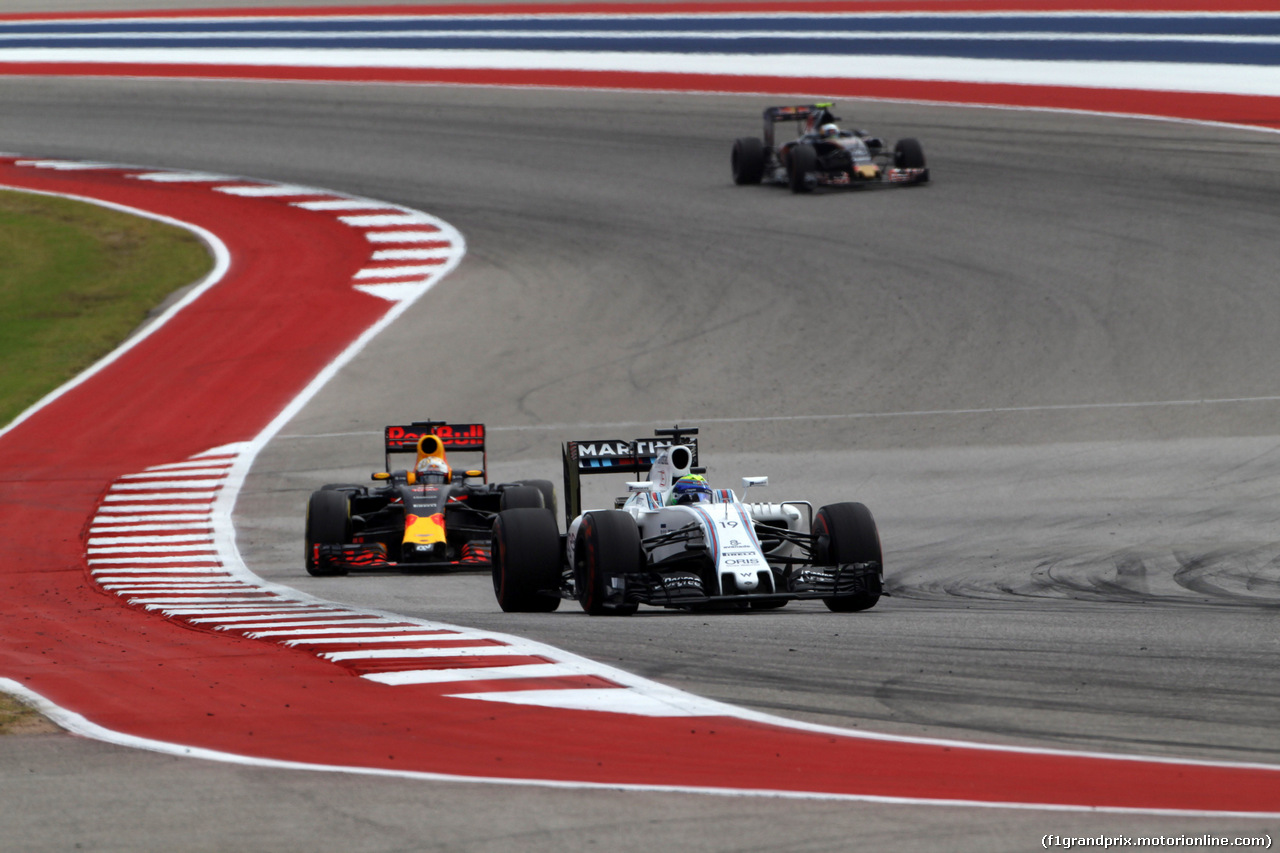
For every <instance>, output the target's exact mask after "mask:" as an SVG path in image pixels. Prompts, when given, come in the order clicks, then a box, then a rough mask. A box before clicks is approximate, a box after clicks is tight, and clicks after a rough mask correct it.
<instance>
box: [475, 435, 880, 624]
mask: <svg viewBox="0 0 1280 853" xmlns="http://www.w3.org/2000/svg"><path fill="white" fill-rule="evenodd" d="M654 433H655V434H654V437H652V438H642V439H636V440H631V441H627V440H622V441H615V440H609V441H570V442H567V443H565V444H564V446H563V454H564V474H565V476H564V484H565V515H566V521H567V523H568V532H567V534H564V535H561V534H560V532H559V527H558V525H557V524H556V522H555V519H554V518H553V517H551V516H550V514H548V513H546V512H545V511H541V510H529V509H509V510H505V511H503V512H500V513H499V514H498V518H497V520H496V521H495V522H494V525H493V547H494V551H493V589H494V593H495V594H496V595H497V598H498V604H499V605H500V606H501V607H502V609H503V610H505V611H517V612H537V611H543V612H545V611H552V610H555V609H556V608H557V607H558V606H559V605H560V601H561V600H562V599H576V600H577V601H578V602H579V603H580V604H581V605H582V609H583V610H585V611H587V613H590V614H592V615H601V614H616V615H630V614H632V613H634V612H635V611H636V610H637V608H638V606H639V605H641V604H647V605H652V606H656V607H675V608H685V609H711V608H725V609H746V608H749V607H756V608H775V607H781V606H783V605H785V604H786V603H787V602H789V601H792V600H795V599H821V600H822V601H823V602H824V603H825V604H826V605H827V607H828V608H830V609H831V610H834V611H838V612H850V611H856V610H866V609H867V608H869V607H873V606H874V605H875V604H876V602H877V601H878V600H879V599H880V595H881V592H882V578H883V562H882V559H881V553H880V537H879V534H878V532H877V530H876V524H875V521H874V520H873V519H872V517H871V513H870V511H868V510H867V508H866V507H865V506H863V505H862V504H860V503H837V504H830V505H828V506H824V507H822V508H821V509H819V510H817V511H816V512H815V511H814V509H813V505H812V504H810V503H809V502H808V501H782V502H781V503H764V502H760V503H755V502H747V501H746V500H745V499H744V498H745V496H746V492H747V490H748V489H749V488H751V487H753V486H763V485H766V484H767V483H768V478H767V477H744V478H743V480H742V488H743V497H742V498H740V497H739V496H738V495H736V494H735V493H734V492H733V491H732V490H731V489H719V488H713V487H712V486H711V484H709V483H708V482H707V480H706V478H705V476H703V475H704V474H705V471H706V469H705V468H702V467H700V466H699V465H698V444H697V439H696V437H695V435H696V433H697V430H696V429H689V428H680V427H678V426H677V427H675V428H674V429H660V430H655V431H654ZM609 473H621V474H628V475H631V476H630V478H629V479H630V480H631V482H628V483H627V495H626V496H624V497H619V498H618V499H617V500H616V501H615V504H614V507H613V508H611V509H595V510H590V511H587V512H583V511H582V508H581V506H580V504H581V478H582V477H583V476H584V475H589V474H609ZM642 475H643V476H642Z"/></svg>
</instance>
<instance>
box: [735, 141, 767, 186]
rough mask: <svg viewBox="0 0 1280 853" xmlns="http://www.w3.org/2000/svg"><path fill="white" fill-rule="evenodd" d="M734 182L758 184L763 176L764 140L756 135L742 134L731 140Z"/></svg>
mask: <svg viewBox="0 0 1280 853" xmlns="http://www.w3.org/2000/svg"><path fill="white" fill-rule="evenodd" d="M729 162H730V165H731V166H732V167H733V182H734V183H735V184H758V183H760V179H761V178H763V177H764V142H763V141H762V140H761V139H760V138H759V137H756V136H744V137H742V138H740V139H735V140H734V141H733V155H732V156H731V158H730V161H729Z"/></svg>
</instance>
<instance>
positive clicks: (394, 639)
mask: <svg viewBox="0 0 1280 853" xmlns="http://www.w3.org/2000/svg"><path fill="white" fill-rule="evenodd" d="M456 639H458V637H457V635H452V634H392V635H390V636H386V637H359V638H356V639H346V638H344V637H317V638H315V639H313V640H287V641H285V642H284V643H283V644H282V645H286V646H318V645H323V644H325V643H332V644H335V645H336V644H338V643H420V642H429V641H431V640H456Z"/></svg>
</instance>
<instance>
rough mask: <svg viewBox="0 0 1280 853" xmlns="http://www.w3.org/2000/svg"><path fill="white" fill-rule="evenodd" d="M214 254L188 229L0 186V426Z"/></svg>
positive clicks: (194, 275)
mask: <svg viewBox="0 0 1280 853" xmlns="http://www.w3.org/2000/svg"><path fill="white" fill-rule="evenodd" d="M212 268H213V258H212V256H211V255H210V254H209V251H208V250H207V249H206V248H205V246H204V244H203V243H201V242H200V240H198V239H197V238H196V237H195V236H194V235H193V234H191V233H190V232H188V231H185V230H183V229H181V228H177V227H174V226H172V225H165V224H163V223H160V222H155V221H153V220H150V219H144V218H142V217H138V216H131V215H129V214H126V213H121V212H119V211H115V210H111V209H108V208H105V207H99V206H97V205H93V204H86V203H84V202H78V201H70V200H68V199H62V198H56V197H52V196H41V195H32V194H30V193H22V192H12V191H0V424H7V423H8V422H9V421H11V420H13V418H14V417H16V416H17V415H18V414H20V413H21V412H22V411H23V410H24V409H26V408H27V407H29V406H30V405H31V404H33V403H35V402H36V401H37V400H39V399H40V398H41V397H43V396H44V395H45V394H47V393H49V392H50V391H52V390H53V389H55V388H57V387H58V386H59V385H61V384H63V383H64V382H66V381H67V380H69V379H71V378H72V377H74V376H75V375H76V374H78V373H80V372H81V371H82V370H84V369H85V368H86V367H88V366H89V365H91V364H93V363H94V362H95V361H97V360H98V359H99V358H101V357H102V356H104V355H106V354H107V353H109V352H110V351H111V350H113V349H115V347H116V346H118V345H119V344H120V342H121V341H123V340H124V339H125V338H126V337H128V335H129V333H130V332H132V331H133V330H134V329H136V328H137V327H138V326H139V325H140V324H141V323H142V322H143V321H144V320H145V319H146V317H147V313H148V312H149V311H151V310H152V309H153V308H155V307H156V306H157V305H159V304H160V303H161V302H163V301H164V299H165V297H167V296H168V295H169V294H170V293H172V292H173V291H175V290H178V289H180V288H182V287H185V286H186V285H189V284H192V283H194V282H195V281H197V280H199V279H200V278H201V277H203V276H204V275H205V274H206V273H208V272H209V270H210V269H212Z"/></svg>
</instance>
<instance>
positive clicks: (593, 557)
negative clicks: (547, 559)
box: [573, 510, 643, 616]
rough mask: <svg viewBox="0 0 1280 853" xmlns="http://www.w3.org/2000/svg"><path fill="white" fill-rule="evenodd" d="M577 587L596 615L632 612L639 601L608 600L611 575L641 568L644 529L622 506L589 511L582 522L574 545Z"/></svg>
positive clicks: (580, 599)
mask: <svg viewBox="0 0 1280 853" xmlns="http://www.w3.org/2000/svg"><path fill="white" fill-rule="evenodd" d="M573 552H574V553H573V564H574V565H573V575H574V587H575V589H576V591H577V594H578V602H579V603H580V604H581V605H582V609H583V610H585V611H587V613H589V614H591V615H592V616H605V615H612V616H630V615H631V614H632V613H635V612H636V610H637V605H635V604H606V603H605V602H606V600H607V597H608V593H609V577H610V576H611V575H620V574H628V573H632V572H638V571H640V567H641V564H642V561H643V552H642V551H641V550H640V529H639V528H638V527H636V521H635V519H634V518H632V517H631V516H630V515H628V514H627V513H625V512H622V511H620V510H601V511H599V512H589V513H587V514H586V515H584V516H583V517H582V524H581V525H579V526H578V539H577V542H576V543H575V545H574V549H573Z"/></svg>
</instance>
